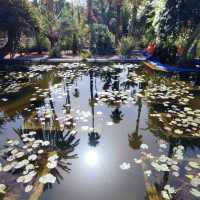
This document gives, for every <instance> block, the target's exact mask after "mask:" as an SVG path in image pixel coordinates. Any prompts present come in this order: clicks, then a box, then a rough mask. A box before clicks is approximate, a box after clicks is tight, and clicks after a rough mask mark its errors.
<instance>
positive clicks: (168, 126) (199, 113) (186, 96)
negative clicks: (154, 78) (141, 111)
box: [146, 82, 200, 137]
mask: <svg viewBox="0 0 200 200" xmlns="http://www.w3.org/2000/svg"><path fill="white" fill-rule="evenodd" d="M146 98H147V102H149V103H151V104H156V107H159V105H160V110H158V111H155V112H154V113H152V114H150V116H151V117H155V118H158V120H159V122H161V123H162V124H163V125H162V126H163V129H164V131H165V132H167V133H168V134H169V135H172V136H178V137H179V136H183V137H185V136H186V137H187V136H188V137H190V136H194V137H200V109H193V108H192V106H191V101H192V100H193V99H194V95H193V93H191V92H190V87H188V86H187V85H186V84H185V83H184V82H181V83H178V82H173V83H172V84H171V85H169V84H164V83H163V84H160V85H158V84H152V85H151V84H150V86H149V87H148V88H147V90H146Z"/></svg>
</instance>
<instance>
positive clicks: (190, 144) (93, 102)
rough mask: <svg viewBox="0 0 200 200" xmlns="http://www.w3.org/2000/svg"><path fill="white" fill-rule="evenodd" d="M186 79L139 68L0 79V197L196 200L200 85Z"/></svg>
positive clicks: (37, 69)
mask: <svg viewBox="0 0 200 200" xmlns="http://www.w3.org/2000/svg"><path fill="white" fill-rule="evenodd" d="M182 78H183V77H180V76H178V75H164V74H156V73H152V72H150V71H148V70H147V69H146V68H145V67H144V66H143V65H140V64H112V65H106V64H105V65H96V66H95V65H91V64H90V65H89V64H84V63H73V64H60V65H58V66H53V65H37V66H30V67H29V68H27V70H25V71H24V70H23V71H21V70H20V68H19V70H15V71H12V70H10V71H9V72H8V71H3V70H2V71H0V146H1V153H0V162H1V164H0V177H1V181H0V184H1V185H0V195H1V197H2V199H20V200H23V199H30V200H37V199H41V200H46V199H48V200H55V199H59V200H66V199H69V200H94V199H95V200H122V199H123V200H134V199H135V200H144V199H185V200H188V199H199V197H200V143H199V142H200V140H199V138H200V98H199V96H200V93H199V91H200V87H199V86H198V85H195V84H194V82H193V81H192V79H191V78H190V77H189V79H186V80H182ZM184 78H185V77H184Z"/></svg>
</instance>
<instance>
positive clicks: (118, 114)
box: [110, 106, 124, 124]
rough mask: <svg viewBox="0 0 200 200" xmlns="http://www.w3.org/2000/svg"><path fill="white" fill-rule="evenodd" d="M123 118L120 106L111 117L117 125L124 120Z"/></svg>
mask: <svg viewBox="0 0 200 200" xmlns="http://www.w3.org/2000/svg"><path fill="white" fill-rule="evenodd" d="M123 116H124V115H123V113H122V111H121V110H120V108H119V106H118V107H116V108H115V109H114V110H113V111H112V114H111V116H110V117H111V118H112V120H113V122H114V123H115V124H118V123H120V121H122V120H123Z"/></svg>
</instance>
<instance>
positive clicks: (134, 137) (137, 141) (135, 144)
mask: <svg viewBox="0 0 200 200" xmlns="http://www.w3.org/2000/svg"><path fill="white" fill-rule="evenodd" d="M137 104H138V115H137V121H136V129H135V131H134V132H133V133H132V134H131V135H129V136H128V140H129V146H130V147H131V148H132V149H139V148H140V145H141V144H142V135H139V133H138V132H139V123H140V115H141V111H142V99H141V98H140V97H138V101H137Z"/></svg>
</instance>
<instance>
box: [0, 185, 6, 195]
mask: <svg viewBox="0 0 200 200" xmlns="http://www.w3.org/2000/svg"><path fill="white" fill-rule="evenodd" d="M6 188H7V187H6V185H4V184H0V193H1V194H5V193H6V191H5V190H6Z"/></svg>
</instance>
